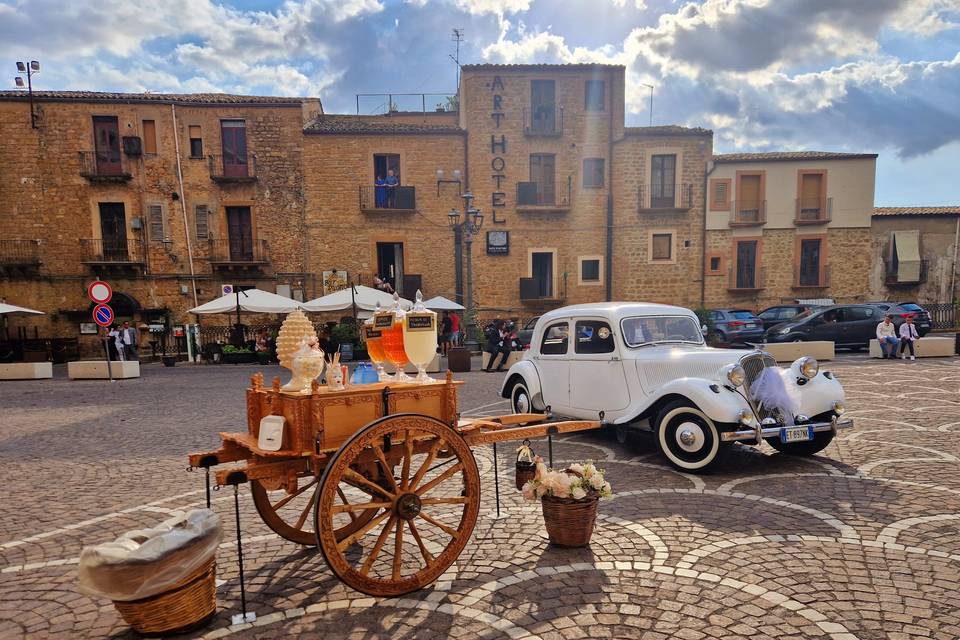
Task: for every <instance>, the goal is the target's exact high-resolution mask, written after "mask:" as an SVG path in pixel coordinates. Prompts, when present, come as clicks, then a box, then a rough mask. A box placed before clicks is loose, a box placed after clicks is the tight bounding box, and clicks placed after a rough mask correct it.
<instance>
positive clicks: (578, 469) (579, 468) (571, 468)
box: [570, 462, 583, 473]
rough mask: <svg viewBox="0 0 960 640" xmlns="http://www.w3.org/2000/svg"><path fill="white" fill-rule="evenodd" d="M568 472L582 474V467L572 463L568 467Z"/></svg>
mask: <svg viewBox="0 0 960 640" xmlns="http://www.w3.org/2000/svg"><path fill="white" fill-rule="evenodd" d="M570 471H576V472H577V473H583V465H582V464H580V463H579V462H574V463H573V464H572V465H570Z"/></svg>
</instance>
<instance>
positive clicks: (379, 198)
mask: <svg viewBox="0 0 960 640" xmlns="http://www.w3.org/2000/svg"><path fill="white" fill-rule="evenodd" d="M373 198H374V202H375V205H376V207H377V209H384V208H386V206H387V181H386V180H384V179H383V176H377V179H376V180H374V181H373Z"/></svg>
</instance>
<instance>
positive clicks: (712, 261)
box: [707, 256, 723, 274]
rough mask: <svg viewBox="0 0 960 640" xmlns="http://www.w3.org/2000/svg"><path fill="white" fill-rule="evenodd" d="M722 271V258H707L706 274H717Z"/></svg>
mask: <svg viewBox="0 0 960 640" xmlns="http://www.w3.org/2000/svg"><path fill="white" fill-rule="evenodd" d="M722 269H723V257H722V256H707V273H711V274H718V273H720V271H721V270H722Z"/></svg>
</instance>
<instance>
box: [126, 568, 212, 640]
mask: <svg viewBox="0 0 960 640" xmlns="http://www.w3.org/2000/svg"><path fill="white" fill-rule="evenodd" d="M216 574H217V565H216V563H215V561H214V558H213V557H211V558H210V561H209V562H207V563H204V564H203V565H201V566H200V567H199V568H198V569H197V570H196V571H194V572H193V573H192V574H190V575H188V576H187V577H185V578H184V579H183V580H182V581H181V582H180V584H178V585H177V586H175V587H174V588H172V589H170V590H168V591H164V592H163V593H158V594H157V595H155V596H150V597H149V598H143V599H141V600H133V601H130V602H119V601H117V600H114V601H113V605H114V606H115V607H116V608H117V611H119V612H120V616H121V617H122V618H123V619H124V621H125V622H126V623H127V624H129V625H130V626H131V627H133V630H134V631H136V632H137V633H139V634H141V635H145V636H159V635H167V634H171V633H183V632H185V631H190V630H191V629H195V628H196V627H199V626H200V625H202V624H203V623H205V622H206V621H207V620H209V619H210V618H212V617H213V615H214V614H215V613H216V612H217V586H216V580H215V579H216Z"/></svg>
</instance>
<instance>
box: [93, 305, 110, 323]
mask: <svg viewBox="0 0 960 640" xmlns="http://www.w3.org/2000/svg"><path fill="white" fill-rule="evenodd" d="M113 317H114V316H113V309H111V308H110V306H109V305H105V304H98V305H97V306H95V307H94V308H93V321H94V322H96V323H97V324H98V325H100V326H101V327H109V326H110V325H111V324H113Z"/></svg>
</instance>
